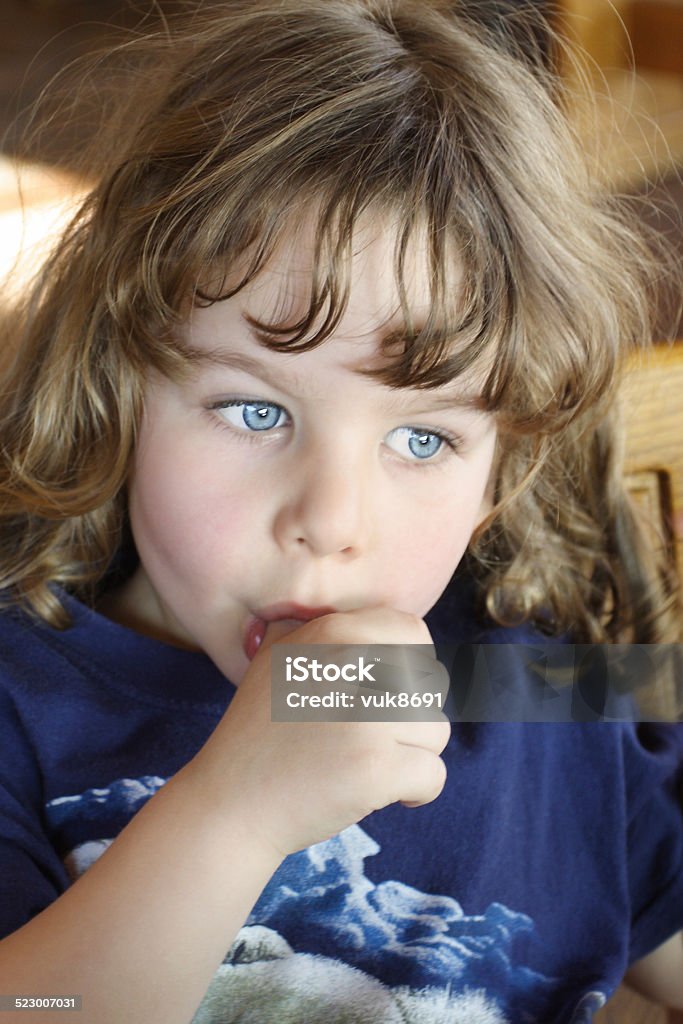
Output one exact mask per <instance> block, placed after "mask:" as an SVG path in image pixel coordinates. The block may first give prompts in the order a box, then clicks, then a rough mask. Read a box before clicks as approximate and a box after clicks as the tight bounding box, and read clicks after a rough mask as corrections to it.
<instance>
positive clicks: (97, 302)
mask: <svg viewBox="0 0 683 1024" xmlns="http://www.w3.org/2000/svg"><path fill="white" fill-rule="evenodd" d="M476 6H477V5H476V4H470V5H469V6H468V4H467V3H449V4H447V3H439V2H437V0H434V2H430V3H425V2H424V0H309V2H307V3H306V4H301V3H300V2H299V0H277V2H269V0H240V2H234V0H232V2H231V0H223V2H221V3H220V4H217V5H208V6H207V5H206V4H203V5H202V6H201V8H200V9H198V10H196V11H195V12H194V15H193V17H191V18H189V19H186V20H184V21H182V22H179V23H178V24H172V25H170V26H167V28H166V30H165V31H164V32H160V33H158V34H157V35H147V36H145V38H142V39H136V40H133V41H132V42H130V43H127V44H126V45H125V46H124V47H122V48H121V50H120V51H119V52H120V54H123V56H124V57H125V62H126V63H127V66H128V67H129V69H130V68H132V69H133V73H132V74H130V76H129V80H128V81H127V86H126V90H125V92H126V96H127V101H126V103H125V104H124V105H122V106H121V107H120V111H119V113H118V115H117V116H116V117H114V115H113V114H112V112H111V111H109V112H108V126H104V128H103V132H104V134H98V136H97V145H96V151H95V154H96V159H97V163H96V166H95V167H94V174H95V177H96V181H97V184H96V185H95V186H94V187H93V189H92V191H91V192H90V193H89V194H88V196H87V198H86V199H85V201H84V202H83V204H82V206H81V208H80V210H79V212H78V214H77V216H76V217H75V218H74V220H73V221H72V223H71V225H70V226H69V228H68V229H67V231H66V232H65V233H64V235H63V238H62V239H61V242H60V244H59V245H58V246H57V248H56V249H55V251H54V253H53V255H52V256H51V258H50V259H49V260H48V261H47V263H46V264H45V266H44V268H43V270H42V273H41V275H40V277H39V279H38V281H37V282H36V287H35V289H34V291H33V292H32V294H31V295H30V297H29V298H28V299H27V301H26V302H25V304H24V308H23V310H22V311H20V312H18V313H17V314H16V315H15V318H14V320H13V326H14V337H13V348H14V349H15V351H16V356H15V358H14V359H13V361H11V365H10V366H9V367H8V368H7V371H6V373H5V375H4V378H3V384H2V391H3V401H2V420H1V424H0V439H1V450H2V462H1V464H0V495H1V498H0V502H1V504H0V516H1V518H0V523H1V525H0V586H1V587H2V588H3V591H4V597H5V600H6V602H7V601H9V600H16V599H19V600H20V601H22V602H23V603H24V604H26V605H27V606H28V607H29V608H30V609H31V610H32V611H33V612H34V613H36V614H39V615H41V616H43V617H44V618H45V619H46V620H47V621H49V622H50V623H52V624H53V625H56V626H64V625H66V624H67V623H68V618H67V615H66V612H65V610H64V608H63V606H62V605H61V603H60V600H59V592H58V588H59V587H63V588H66V589H68V590H71V591H73V592H76V593H77V594H79V595H81V596H86V597H87V596H88V595H92V594H93V592H94V588H96V587H97V585H98V584H99V583H101V581H102V579H103V578H104V576H105V573H106V572H107V570H108V568H109V567H110V565H111V563H112V559H113V557H114V554H115V552H116V551H117V549H118V548H119V546H120V544H121V538H122V531H124V530H125V527H126V481H127V476H128V472H129V466H130V463H131V455H132V452H133V449H134V445H135V438H136V429H137V425H138V423H139V419H140V416H141V412H142V408H143V400H144V387H145V380H146V377H147V375H148V373H149V371H150V368H153V369H154V370H156V371H160V372H162V373H164V374H168V375H172V376H173V375H181V374H183V373H185V372H187V370H188V367H189V364H190V362H191V355H190V354H188V353H187V352H186V351H184V350H183V347H182V344H181V342H180V341H179V339H178V337H177V333H178V332H177V327H178V325H179V324H181V323H182V322H183V319H184V318H185V317H186V315H187V311H188V308H189V306H190V304H191V303H193V302H214V301H216V302H217V301H221V299H222V298H224V297H226V296H227V295H229V294H234V293H235V292H237V291H239V289H240V287H242V286H243V285H244V284H245V283H246V282H247V281H249V280H251V279H252V278H253V277H254V275H256V274H258V272H259V270H260V269H261V268H262V267H263V266H264V264H265V263H266V262H267V261H268V258H269V255H270V254H271V253H272V252H273V250H274V247H275V246H276V245H277V244H278V241H279V240H280V239H281V238H282V236H283V234H284V233H285V232H286V231H287V230H288V228H289V227H290V226H291V224H292V220H293V219H296V218H298V217H300V216H302V215H303V213H304V212H306V211H308V212H309V213H310V211H311V210H314V211H315V217H316V252H317V261H316V262H317V270H316V273H315V276H314V280H313V281H312V284H311V300H310V308H309V310H308V312H307V314H306V315H305V316H304V317H303V318H302V319H301V320H300V321H299V322H297V323H291V322H281V323H269V324H268V325H263V326H265V327H267V331H268V335H269V337H270V339H272V340H270V341H269V342H268V344H269V346H270V347H273V348H275V349H282V350H287V351H293V350H295V351H305V350H307V349H310V348H312V347H313V346H315V345H318V344H320V343H321V342H323V341H324V339H325V338H326V337H327V336H328V335H329V334H330V332H331V331H332V330H333V329H334V326H335V325H336V324H337V323H338V321H339V318H340V316H341V314H342V312H343V310H344V306H345V303H346V300H347V296H348V282H347V281H346V277H345V266H346V261H347V258H348V256H349V254H350V252H351V247H352V239H353V234H354V230H355V228H356V225H357V224H358V221H359V218H360V217H361V216H362V215H363V214H364V213H366V212H367V211H368V210H370V211H378V210H379V211H384V212H387V211H388V212H390V214H391V217H392V221H393V222H394V223H396V224H397V225H398V231H397V239H398V241H397V244H396V251H395V272H396V279H397V284H398V288H399V294H400V295H401V296H402V299H403V306H404V309H403V315H404V322H405V327H404V329H403V330H402V331H401V332H400V333H399V334H396V335H394V336H393V337H392V338H391V339H389V340H388V342H387V349H386V356H387V362H386V366H385V368H384V369H383V370H382V371H381V373H380V376H381V379H382V380H383V381H384V383H386V384H388V385H389V386H395V387H407V386H409V387H421V388H430V387H434V386H438V385H441V384H443V383H445V382H447V381H450V380H452V379H453V378H454V377H457V376H458V375H459V374H461V373H463V372H464V371H465V370H466V369H468V368H469V367H472V366H486V367H487V374H486V381H485V385H484V389H483V396H484V402H485V405H486V407H487V408H488V409H490V410H493V411H495V413H496V416H497V419H498V422H499V424H500V436H501V439H502V440H501V443H500V450H499V454H498V459H497V464H496V479H495V494H494V508H493V511H492V513H491V515H490V516H489V517H488V519H487V520H486V522H485V523H483V524H482V526H481V528H480V529H479V530H478V532H477V534H476V535H475V537H474V538H473V539H472V543H471V545H470V549H469V552H468V556H467V559H468V566H469V569H470V570H471V571H472V572H474V573H475V575H476V576H477V578H478V580H479V582H480V585H481V592H482V594H483V595H484V596H485V599H486V606H487V608H488V611H489V613H490V614H491V615H492V616H493V618H494V619H495V620H496V621H498V622H500V623H503V624H507V623H511V622H519V621H525V620H526V621H531V622H535V623H537V624H539V625H540V626H541V627H542V628H543V629H544V630H546V631H547V632H549V633H563V632H569V633H570V634H571V635H572V636H573V637H575V638H576V639H577V640H585V641H604V640H616V639H624V638H629V639H633V640H638V641H640V642H652V641H657V640H663V639H677V638H678V637H677V636H675V635H674V634H675V629H676V627H675V622H676V621H677V619H676V613H675V595H674V593H673V589H672V585H670V584H669V583H667V581H666V577H665V575H663V573H662V572H661V571H660V570H659V568H657V567H656V566H655V567H653V566H652V565H648V564H647V559H646V557H645V552H644V549H643V548H642V546H641V547H640V548H639V547H638V545H639V544H640V541H639V540H638V533H637V527H636V524H635V522H634V519H633V516H632V513H631V511H630V507H629V504H628V499H627V497H626V496H625V493H624V490H623V485H622V481H621V467H620V460H619V426H618V417H617V411H616V409H615V402H614V399H615V394H616V391H617V384H618V380H619V374H620V371H621V367H622V364H623V360H624V356H625V354H626V353H627V352H629V351H630V350H632V349H633V348H634V347H638V346H642V345H644V344H647V343H648V342H649V340H650V334H651V324H650V312H649V308H650V298H651V278H652V258H651V254H650V251H649V249H648V248H646V247H645V245H644V244H643V242H642V241H641V240H640V239H639V237H637V235H636V234H635V232H634V231H633V230H631V228H630V227H629V225H628V223H627V221H626V219H625V218H624V217H623V216H621V215H620V214H619V212H618V210H617V208H616V204H615V202H614V201H613V200H612V199H610V198H608V197H607V196H606V195H605V194H604V193H602V192H600V191H599V190H598V189H596V187H595V186H594V184H593V182H592V181H591V178H590V176H589V174H588V173H587V170H586V167H585V161H584V158H583V156H582V153H581V151H580V146H579V145H577V143H576V141H575V139H574V138H573V136H572V133H571V132H570V131H569V129H568V127H567V123H566V118H565V117H564V116H563V114H562V112H561V109H560V105H559V103H558V88H557V87H558V83H557V82H556V81H555V80H554V79H553V78H552V76H551V75H550V74H549V73H548V72H547V70H546V69H545V68H544V66H543V62H542V61H541V59H540V58H539V59H535V57H534V47H533V46H528V45H525V46H523V47H518V46H517V44H516V43H515V41H514V38H513V36H512V35H511V34H510V33H506V32H505V31H504V21H500V22H498V23H497V24H496V27H495V31H494V30H493V29H491V28H489V27H486V26H484V25H482V24H481V23H480V22H479V21H478V20H477V18H476V17H475V14H473V11H474V12H475V13H476ZM501 26H503V30H501ZM532 38H535V37H534V36H533V34H532V33H529V35H528V37H527V42H528V41H529V39H532ZM418 230H419V231H420V232H422V231H424V230H426V232H427V237H428V241H429V258H430V272H431V295H430V300H431V312H430V315H429V316H428V317H427V319H426V320H425V321H424V322H421V323H420V324H419V325H417V324H415V323H413V320H412V318H411V314H410V309H409V307H408V303H407V299H406V289H405V286H404V261H405V256H406V251H407V249H408V245H409V243H410V241H411V239H412V238H413V236H414V233H415V232H416V231H418ZM626 253H628V254H629V259H628V261H626V259H625V254H626ZM238 266H246V268H247V269H246V272H245V273H244V276H243V279H242V280H241V281H240V282H237V283H235V282H234V268H235V267H238ZM456 274H457V279H458V281H459V285H458V288H457V289H456V288H455V287H454V280H455V278H456ZM228 281H231V285H230V287H228V285H227V283H226V282H228Z"/></svg>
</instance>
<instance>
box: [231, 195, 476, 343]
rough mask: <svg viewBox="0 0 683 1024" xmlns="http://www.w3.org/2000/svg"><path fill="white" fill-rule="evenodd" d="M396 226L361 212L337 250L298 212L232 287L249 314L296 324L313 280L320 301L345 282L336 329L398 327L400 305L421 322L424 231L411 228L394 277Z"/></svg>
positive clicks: (425, 295) (425, 302) (426, 277)
mask: <svg viewBox="0 0 683 1024" xmlns="http://www.w3.org/2000/svg"><path fill="white" fill-rule="evenodd" d="M398 231H399V229H398V227H397V225H396V224H395V222H393V221H392V220H391V218H390V217H388V216H386V217H382V216H370V215H369V214H367V215H365V216H364V217H362V218H361V220H360V222H359V223H358V224H357V225H356V227H355V230H354V233H353V236H352V238H351V239H350V240H349V245H348V249H347V251H346V252H345V253H344V254H343V255H342V256H341V257H340V254H339V253H332V252H331V251H329V248H328V247H326V246H324V245H322V244H321V240H320V239H319V238H318V237H317V233H316V224H315V221H314V219H313V217H312V216H308V217H305V218H303V219H302V221H301V222H300V223H299V224H298V225H292V226H290V228H289V230H288V231H286V232H285V234H284V235H283V237H282V238H281V240H280V241H279V243H278V244H277V246H276V247H275V249H274V251H273V253H272V255H271V256H270V258H269V259H268V261H267V262H266V264H265V266H264V267H263V268H262V269H261V270H260V271H259V272H258V273H257V274H256V275H255V277H254V278H253V279H252V280H251V281H250V282H249V283H248V284H247V285H246V286H245V287H244V288H242V289H241V290H240V292H239V293H238V295H237V298H239V299H240V305H241V309H242V311H243V312H244V314H245V316H246V317H247V318H251V320H252V321H257V322H262V323H271V324H282V325H287V324H297V323H299V322H300V321H301V320H302V319H303V318H304V317H305V316H306V315H307V314H308V312H309V310H310V306H311V300H312V297H313V294H314V291H315V289H316V286H317V288H318V289H322V292H323V293H324V298H325V299H326V301H327V303H330V301H331V300H332V294H331V293H332V291H335V290H336V292H337V295H338V296H339V295H340V294H341V292H342V291H343V289H344V288H348V302H347V304H346V306H345V308H344V310H343V315H342V317H341V319H340V321H339V329H338V332H336V333H339V334H341V335H343V336H345V337H347V338H349V339H351V338H353V337H358V338H359V339H360V338H364V337H366V336H368V335H369V334H374V333H376V332H377V331H380V330H382V331H384V332H385V333H386V332H387V331H391V330H397V329H400V328H401V327H402V326H403V324H404V321H405V313H406V311H407V312H409V315H410V317H411V318H412V319H413V320H414V321H415V323H418V324H419V323H421V322H423V321H424V320H425V319H426V318H427V317H428V315H429V313H430V309H431V305H432V300H431V288H430V279H431V274H430V268H429V255H428V241H427V237H426V232H425V231H424V230H420V229H419V228H417V229H416V230H415V231H414V232H413V235H412V237H411V238H410V240H409V242H408V244H407V246H406V249H405V256H404V260H403V266H402V268H401V272H400V285H399V274H398V273H397V246H398V241H399V239H398ZM241 272H243V268H236V273H237V274H240V273H241ZM453 276H454V277H455V276H456V275H455V274H454V275H453ZM455 284H456V282H455V280H454V281H453V286H454V287H455ZM402 292H403V294H402ZM405 307H407V310H406V308H405ZM323 315H324V314H323V313H322V311H321V318H322V316H323Z"/></svg>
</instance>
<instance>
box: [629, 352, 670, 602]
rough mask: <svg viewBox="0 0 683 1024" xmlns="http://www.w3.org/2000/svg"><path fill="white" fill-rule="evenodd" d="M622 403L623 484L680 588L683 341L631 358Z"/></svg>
mask: <svg viewBox="0 0 683 1024" xmlns="http://www.w3.org/2000/svg"><path fill="white" fill-rule="evenodd" d="M624 400H625V403H626V420H627V440H626V470H627V484H628V486H629V489H630V491H631V493H632V494H633V496H634V498H635V499H636V502H637V504H638V506H639V508H640V509H641V510H642V512H643V514H644V517H645V519H646V521H647V524H648V526H649V529H650V530H651V535H652V538H653V543H655V544H657V545H660V546H661V545H663V546H664V548H665V550H666V551H667V553H668V554H669V556H670V557H671V558H672V559H673V562H674V564H675V565H676V567H677V568H678V572H679V574H680V576H681V581H682V583H683V342H678V343H676V344H674V345H657V346H655V347H654V348H653V349H652V350H651V351H650V352H648V353H647V355H643V356H642V357H639V358H637V359H634V360H633V361H632V364H631V367H630V372H629V375H628V379H627V381H626V393H625V396H624Z"/></svg>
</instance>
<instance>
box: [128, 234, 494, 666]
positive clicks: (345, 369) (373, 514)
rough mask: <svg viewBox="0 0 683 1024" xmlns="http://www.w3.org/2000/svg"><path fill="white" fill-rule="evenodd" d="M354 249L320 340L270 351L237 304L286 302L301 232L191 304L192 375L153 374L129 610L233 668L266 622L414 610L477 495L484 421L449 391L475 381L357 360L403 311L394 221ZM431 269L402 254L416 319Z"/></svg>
mask: <svg viewBox="0 0 683 1024" xmlns="http://www.w3.org/2000/svg"><path fill="white" fill-rule="evenodd" d="M356 249H357V254H356V255H355V256H354V258H353V266H352V287H351V296H350V302H349V306H348V309H347V311H346V314H345V315H344V317H343V319H342V321H341V323H340V324H339V326H338V327H337V329H336V330H335V332H334V334H333V335H332V337H331V338H330V339H329V340H327V341H325V342H324V343H323V344H321V345H319V346H318V347H317V348H315V349H313V350H312V351H310V352H305V353H301V354H299V355H296V354H289V353H287V354H283V353H278V352H273V351H270V350H268V349H266V348H265V347H263V346H262V345H260V344H259V342H258V341H257V340H256V338H255V337H254V336H253V334H252V331H251V328H250V326H249V324H248V323H247V320H246V319H245V314H251V315H252V316H254V317H255V318H257V319H259V320H265V321H266V322H269V320H272V319H273V317H274V316H275V317H277V316H278V314H280V315H281V314H282V312H283V305H282V303H283V296H285V295H286V304H285V306H284V310H285V312H286V313H287V315H290V314H296V313H297V311H299V313H300V312H301V310H302V308H304V306H303V305H302V304H305V303H306V302H307V297H308V286H309V281H310V265H311V263H310V261H311V253H310V249H309V248H308V247H307V246H306V245H305V244H304V243H303V242H301V240H300V241H299V242H298V243H297V244H296V246H294V245H292V246H290V247H283V248H281V250H280V251H279V252H278V253H277V254H276V256H275V257H274V258H273V259H272V261H271V262H270V264H269V265H268V267H267V268H266V269H265V270H264V271H263V272H262V273H261V274H260V275H259V276H258V277H257V278H256V279H255V280H254V281H253V282H252V283H251V284H250V285H249V286H247V287H246V288H244V289H243V290H242V291H241V292H239V293H238V294H237V295H236V296H234V297H233V298H231V299H229V300H227V301H224V302H218V303H216V304H214V305H213V306H210V307H208V308H198V309H195V310H194V311H193V313H192V316H191V319H190V321H189V323H188V325H187V327H186V329H185V336H184V340H185V342H186V344H187V345H189V346H191V347H192V348H194V349H196V350H198V351H199V352H200V353H203V354H204V356H206V359H205V361H202V362H200V364H199V366H198V370H197V372H196V374H195V376H194V377H193V378H192V379H191V380H188V381H185V382H182V383H178V382H173V381H170V380H167V379H165V378H163V379H155V380H154V381H153V382H152V383H150V385H149V389H148V394H147V400H146V410H145V417H144V420H143V423H142V427H141V433H140V439H139V446H138V450H137V454H136V459H135V464H134V472H133V477H132V480H131V486H130V515H131V524H132V528H133V533H134V536H135V540H136V544H137V548H138V551H139V554H140V559H141V567H140V569H139V570H138V572H137V574H136V575H135V576H134V577H133V580H132V581H131V582H130V583H129V585H128V587H127V589H126V591H125V592H124V597H125V601H126V604H127V612H128V615H129V617H130V614H131V612H132V613H133V616H134V617H135V618H136V619H137V622H138V623H139V624H141V626H142V628H144V629H146V630H148V631H150V632H153V633H155V634H157V635H161V636H165V637H166V638H167V639H170V640H171V641H174V642H180V643H182V644H189V645H191V646H196V647H199V648H202V649H203V650H205V651H206V652H207V653H208V654H209V655H210V656H211V657H212V658H213V659H214V660H215V661H217V662H218V663H219V664H220V665H221V667H222V668H223V670H224V671H227V673H228V674H229V676H230V677H231V678H232V680H233V681H234V682H235V683H239V682H240V680H241V678H242V676H243V675H244V673H245V671H246V669H247V666H248V664H249V659H250V657H253V654H254V653H255V650H256V645H257V644H258V641H259V639H260V638H261V637H262V635H263V632H264V628H265V626H264V623H265V622H269V621H273V620H281V621H280V624H279V625H278V626H271V627H269V628H270V629H271V630H272V631H275V632H276V633H279V634H282V633H285V632H287V631H288V629H291V628H292V626H293V624H294V620H300V619H304V618H307V617H311V616H313V615H314V614H315V612H316V610H317V611H318V613H319V614H320V613H321V612H322V610H327V611H329V610H331V609H336V610H339V611H345V610H350V609H357V608H364V607H371V606H376V605H385V606H390V607H393V608H396V609H398V610H401V611H405V612H411V613H414V614H417V615H419V616H423V615H424V614H425V613H426V612H427V611H428V610H429V609H430V608H431V607H432V605H433V604H434V603H435V602H436V601H437V599H438V598H439V596H440V594H441V593H442V591H443V590H444V588H445V586H446V584H447V583H448V581H449V579H450V577H451V575H452V573H453V571H454V569H455V567H456V566H457V564H458V562H459V561H460V559H461V557H462V555H463V553H464V551H465V549H466V547H467V544H468V542H469V540H470V537H471V535H472V532H473V530H474V528H475V526H476V525H477V523H478V522H479V520H480V519H481V518H482V516H483V514H484V513H485V511H486V508H487V506H488V503H487V500H486V497H485V494H486V490H487V482H488V479H489V474H490V469H491V464H492V460H493V455H494V447H495V438H496V433H495V425H494V420H493V418H492V416H490V415H487V414H485V413H482V412H481V411H478V410H476V409H475V408H473V407H471V406H470V405H467V404H463V402H462V401H460V403H459V398H461V396H463V395H466V394H470V395H471V394H472V393H473V392H474V391H475V384H474V382H473V381H468V382H466V381H464V380H459V381H457V382H456V383H455V384H453V385H449V386H448V387H446V388H441V389H439V390H422V391H419V390H417V389H414V390H413V389H409V390H399V391H397V390H391V389H389V388H388V387H386V386H385V385H384V384H382V383H380V382H379V381H377V380H374V379H372V378H368V377H364V376H362V375H360V374H359V373H358V372H357V369H358V368H363V367H365V368H367V367H371V366H377V365H380V364H379V358H380V357H379V355H378V343H379V339H380V337H381V336H382V335H383V333H384V332H385V331H386V330H387V329H390V328H391V327H392V326H393V327H394V328H395V327H397V326H400V319H399V318H398V316H397V312H396V311H397V309H398V308H399V306H398V299H397V296H396V291H395V286H394V279H393V270H392V265H393V264H392V261H393V237H392V236H391V235H390V232H387V233H385V234H384V235H381V234H377V233H375V234H373V236H369V240H367V241H366V242H365V244H364V245H363V247H362V249H361V248H360V246H357V247H356ZM426 273H427V271H426V268H425V267H424V265H423V261H422V260H421V259H420V253H419V252H417V251H416V252H414V253H413V268H412V275H411V280H410V285H411V287H410V294H411V296H412V297H413V298H414V300H415V301H414V303H413V308H414V310H415V313H416V316H417V315H419V313H420V296H424V295H426V294H427V287H426ZM423 303H424V299H423ZM425 312H426V311H425ZM441 437H443V438H444V439H441ZM446 438H448V439H450V442H451V443H450V444H449V441H448V440H446ZM451 445H453V447H452V446H451Z"/></svg>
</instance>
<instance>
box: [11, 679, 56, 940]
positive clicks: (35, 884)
mask: <svg viewBox="0 0 683 1024" xmlns="http://www.w3.org/2000/svg"><path fill="white" fill-rule="evenodd" d="M43 802H44V801H43V787H42V781H41V773H40V766H39V764H38V761H37V758H36V756H35V754H34V752H33V751H32V749H31V744H30V741H29V739H28V737H27V735H26V732H25V730H24V728H23V725H22V723H21V720H20V718H19V715H18V713H17V711H16V708H15V706H14V704H13V702H12V699H11V697H10V696H9V695H8V693H7V692H6V691H4V690H2V689H0V938H4V937H5V936H7V935H9V934H11V933H12V932H13V931H16V930H17V928H19V927H21V925H23V924H25V923H26V922H27V921H28V920H29V919H30V918H31V917H34V916H35V914H37V913H39V912H40V911H41V910H43V909H44V908H45V907H46V906H47V905H48V904H49V903H52V902H53V901H54V900H55V899H56V898H57V897H58V896H59V895H60V894H61V893H62V892H63V891H64V890H65V889H66V888H67V886H68V884H69V880H68V876H67V874H66V870H65V868H64V866H63V864H62V862H61V860H60V858H59V857H58V855H57V853H56V851H55V850H54V849H53V847H52V845H51V844H50V842H49V840H48V837H47V835H46V833H45V828H44V820H43Z"/></svg>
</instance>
